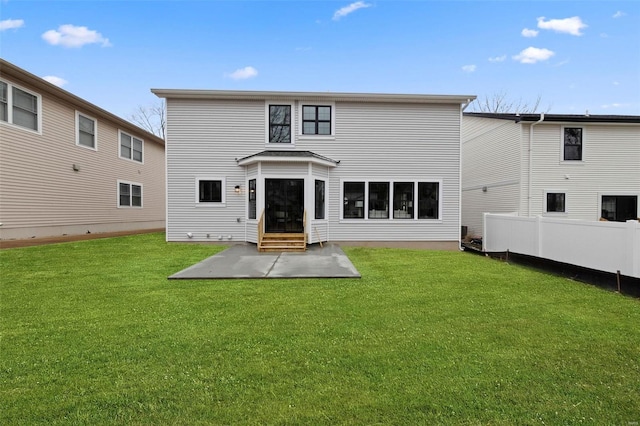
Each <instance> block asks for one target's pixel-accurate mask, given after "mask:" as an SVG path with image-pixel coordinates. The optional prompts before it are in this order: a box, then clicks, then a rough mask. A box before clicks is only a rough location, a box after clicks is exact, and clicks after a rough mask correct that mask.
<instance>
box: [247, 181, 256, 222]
mask: <svg viewBox="0 0 640 426" xmlns="http://www.w3.org/2000/svg"><path fill="white" fill-rule="evenodd" d="M256 195H257V194H256V180H255V179H251V180H250V181H249V194H248V196H249V219H255V218H256V210H257V208H256V207H257V204H256Z"/></svg>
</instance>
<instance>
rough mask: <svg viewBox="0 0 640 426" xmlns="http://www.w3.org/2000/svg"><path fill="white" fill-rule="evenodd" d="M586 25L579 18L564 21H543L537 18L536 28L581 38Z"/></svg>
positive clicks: (542, 18)
mask: <svg viewBox="0 0 640 426" xmlns="http://www.w3.org/2000/svg"><path fill="white" fill-rule="evenodd" d="M587 27H588V25H587V24H585V23H584V22H582V19H580V17H579V16H573V17H571V18H565V19H549V20H548V21H545V17H544V16H541V17H539V18H538V28H542V29H543V30H553V31H555V32H557V33H567V34H571V35H574V36H581V35H582V32H580V31H581V30H582V29H584V28H587Z"/></svg>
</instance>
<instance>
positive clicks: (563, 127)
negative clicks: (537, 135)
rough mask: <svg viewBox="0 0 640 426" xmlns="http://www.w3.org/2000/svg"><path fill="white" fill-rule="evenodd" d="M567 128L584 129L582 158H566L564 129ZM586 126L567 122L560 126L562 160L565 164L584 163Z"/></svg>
mask: <svg viewBox="0 0 640 426" xmlns="http://www.w3.org/2000/svg"><path fill="white" fill-rule="evenodd" d="M565 129H581V130H582V139H581V141H580V160H565V158H564V131H565ZM586 133H587V132H586V128H585V127H584V126H576V125H569V124H565V125H563V126H561V128H560V162H561V163H563V164H582V163H584V148H585V145H586V144H585V140H586V138H585V135H586Z"/></svg>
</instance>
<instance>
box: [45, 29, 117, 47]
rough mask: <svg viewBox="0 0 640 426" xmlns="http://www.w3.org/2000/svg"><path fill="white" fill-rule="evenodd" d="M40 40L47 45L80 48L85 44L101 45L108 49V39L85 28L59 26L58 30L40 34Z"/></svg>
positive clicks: (109, 44)
mask: <svg viewBox="0 0 640 426" xmlns="http://www.w3.org/2000/svg"><path fill="white" fill-rule="evenodd" d="M42 38H43V39H44V41H46V42H47V43H49V44H52V45H54V46H58V45H60V46H64V47H82V46H84V45H85V44H93V43H96V44H101V45H102V47H109V46H111V43H109V39H107V38H104V37H103V36H102V34H100V33H99V32H97V31H94V30H90V29H88V28H87V27H76V26H75V25H70V24H66V25H60V27H59V28H58V30H57V31H56V30H49V31H47V32H45V33H44V34H42Z"/></svg>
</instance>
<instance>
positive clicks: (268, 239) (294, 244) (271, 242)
mask: <svg viewBox="0 0 640 426" xmlns="http://www.w3.org/2000/svg"><path fill="white" fill-rule="evenodd" d="M306 250H307V239H306V237H305V234H304V233H299V234H298V233H296V234H293V233H264V234H263V236H262V241H261V242H259V243H258V251H279V252H280V251H288V252H291V251H300V252H303V251H306Z"/></svg>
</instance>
